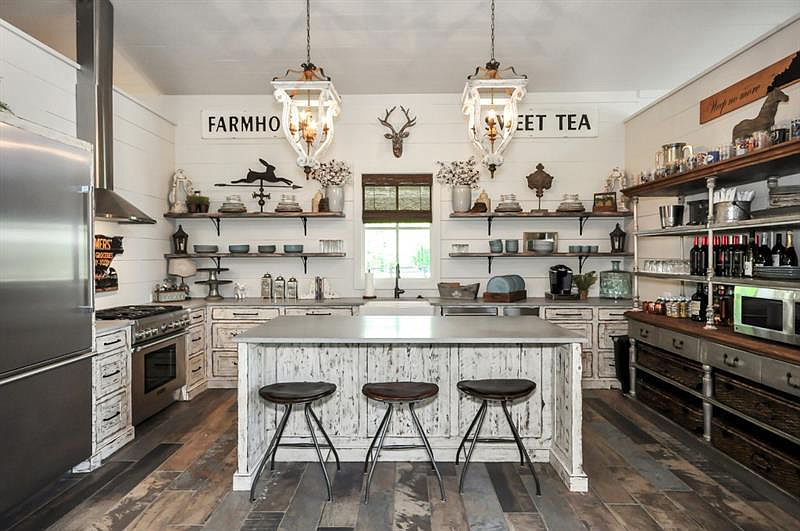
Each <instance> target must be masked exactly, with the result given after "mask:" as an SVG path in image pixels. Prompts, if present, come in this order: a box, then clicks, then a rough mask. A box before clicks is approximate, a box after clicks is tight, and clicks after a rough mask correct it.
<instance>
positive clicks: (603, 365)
mask: <svg viewBox="0 0 800 531" xmlns="http://www.w3.org/2000/svg"><path fill="white" fill-rule="evenodd" d="M597 376H599V377H600V378H616V377H617V368H616V365H615V360H614V351H613V350H599V351H598V352H597Z"/></svg>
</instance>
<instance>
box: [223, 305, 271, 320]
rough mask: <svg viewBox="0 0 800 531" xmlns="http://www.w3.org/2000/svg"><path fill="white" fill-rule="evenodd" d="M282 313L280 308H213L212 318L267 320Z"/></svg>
mask: <svg viewBox="0 0 800 531" xmlns="http://www.w3.org/2000/svg"><path fill="white" fill-rule="evenodd" d="M278 315H280V310H279V309H278V308H212V309H211V318H212V319H215V320H216V319H219V320H223V319H224V320H229V321H239V320H245V321H266V320H268V319H274V318H276V317H278Z"/></svg>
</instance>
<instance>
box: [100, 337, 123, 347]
mask: <svg viewBox="0 0 800 531" xmlns="http://www.w3.org/2000/svg"><path fill="white" fill-rule="evenodd" d="M117 343H122V338H121V337H118V338H117V339H115V340H114V341H104V342H103V346H104V347H107V346H109V345H116V344H117Z"/></svg>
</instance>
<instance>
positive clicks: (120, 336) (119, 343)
mask: <svg viewBox="0 0 800 531" xmlns="http://www.w3.org/2000/svg"><path fill="white" fill-rule="evenodd" d="M127 346H128V331H127V330H117V331H116V332H112V333H110V334H106V335H103V336H97V339H96V340H95V347H94V350H95V352H97V353H98V354H102V353H103V352H111V351H112V350H116V349H118V348H123V347H127Z"/></svg>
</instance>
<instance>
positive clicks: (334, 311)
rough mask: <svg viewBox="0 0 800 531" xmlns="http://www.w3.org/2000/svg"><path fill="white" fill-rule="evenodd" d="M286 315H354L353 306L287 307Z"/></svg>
mask: <svg viewBox="0 0 800 531" xmlns="http://www.w3.org/2000/svg"><path fill="white" fill-rule="evenodd" d="M286 315H353V309H352V308H319V307H311V308H297V307H294V308H286Z"/></svg>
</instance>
